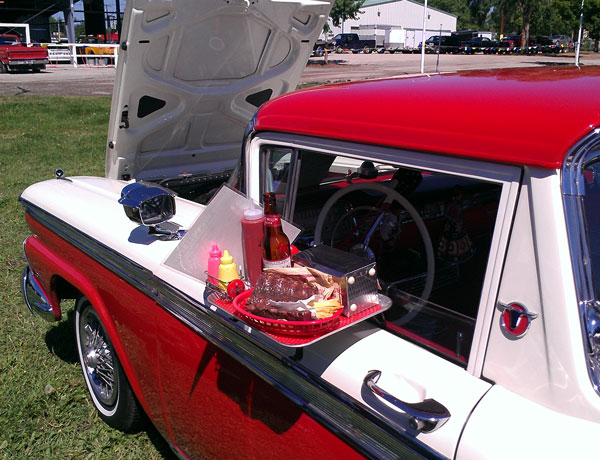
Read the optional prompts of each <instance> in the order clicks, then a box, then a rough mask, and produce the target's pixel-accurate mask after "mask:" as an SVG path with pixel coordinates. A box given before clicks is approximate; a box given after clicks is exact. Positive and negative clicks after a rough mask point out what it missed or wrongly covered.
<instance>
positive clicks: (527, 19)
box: [517, 0, 542, 46]
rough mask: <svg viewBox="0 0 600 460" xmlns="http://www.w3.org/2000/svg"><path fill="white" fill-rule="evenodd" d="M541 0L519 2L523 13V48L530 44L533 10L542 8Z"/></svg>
mask: <svg viewBox="0 0 600 460" xmlns="http://www.w3.org/2000/svg"><path fill="white" fill-rule="evenodd" d="M541 3H542V1H541V0H517V6H518V7H519V11H520V12H521V19H522V20H523V25H522V28H521V46H527V45H528V43H529V27H530V26H531V14H532V13H533V10H534V9H536V8H537V7H539V6H540V4H541Z"/></svg>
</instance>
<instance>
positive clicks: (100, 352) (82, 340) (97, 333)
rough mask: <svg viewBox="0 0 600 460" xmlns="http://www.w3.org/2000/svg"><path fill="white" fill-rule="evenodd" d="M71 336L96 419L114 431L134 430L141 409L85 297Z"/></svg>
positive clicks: (140, 422) (138, 424)
mask: <svg viewBox="0 0 600 460" xmlns="http://www.w3.org/2000/svg"><path fill="white" fill-rule="evenodd" d="M75 336H76V339H77V351H78V352H79V362H80V364H81V370H82V371H83V378H84V380H85V384H86V386H87V388H88V392H89V394H90V397H91V399H92V403H93V404H94V407H95V408H96V410H97V411H98V414H99V415H100V418H101V419H103V420H104V421H105V422H106V423H107V424H108V425H110V426H112V427H113V428H116V429H118V430H121V431H126V432H135V431H137V430H138V429H139V428H141V427H142V426H143V424H144V420H145V419H144V417H143V411H142V409H141V407H140V405H139V403H138V401H137V399H136V397H135V395H134V394H133V391H132V389H131V386H130V385H129V382H128V381H127V377H126V376H125V372H124V371H123V367H122V366H121V363H120V361H119V358H118V357H117V354H116V353H115V350H114V347H113V344H112V342H111V339H110V337H109V335H108V333H107V332H106V328H105V327H104V324H103V323H102V320H101V319H100V316H98V313H97V311H96V309H95V308H94V307H93V306H92V304H91V303H90V302H89V301H88V300H87V298H85V297H82V298H81V299H79V300H78V302H77V306H76V310H75Z"/></svg>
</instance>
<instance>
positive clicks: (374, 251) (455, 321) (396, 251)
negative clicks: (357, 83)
mask: <svg viewBox="0 0 600 460" xmlns="http://www.w3.org/2000/svg"><path fill="white" fill-rule="evenodd" d="M261 155H262V160H263V161H262V164H263V165H264V167H263V168H262V171H261V189H262V191H263V192H265V191H273V192H275V193H276V196H277V201H278V210H279V212H280V213H281V215H282V217H283V218H284V219H287V220H288V221H290V222H291V223H293V224H294V225H296V226H297V227H299V228H300V229H301V230H302V232H301V234H300V235H299V237H298V238H297V239H296V240H295V242H294V244H295V246H296V247H297V248H298V249H299V250H303V249H306V248H309V247H311V246H314V245H317V244H326V245H329V246H333V247H335V248H338V249H341V250H343V251H348V252H351V253H353V254H355V255H358V256H360V257H364V258H365V260H369V261H375V262H376V267H377V275H378V281H379V285H380V287H381V292H382V293H383V294H385V295H387V296H388V297H390V298H391V299H392V301H393V304H392V307H391V308H390V309H389V310H387V311H386V312H385V313H383V314H382V315H379V316H378V317H376V318H374V319H372V321H376V322H377V323H378V324H379V325H380V326H381V327H383V328H385V329H387V330H389V331H390V332H392V333H395V334H399V335H401V336H402V337H404V338H406V339H408V340H410V341H413V342H415V343H417V344H419V345H421V346H423V347H426V348H427V349H429V350H431V351H432V352H434V353H436V354H439V355H441V356H443V357H445V358H447V359H449V360H451V361H453V362H455V363H457V364H459V365H463V366H466V363H467V360H468V356H469V350H470V348H471V342H472V338H473V331H474V327H475V319H476V316H477V310H478V306H479V300H480V296H481V290H482V285H483V280H484V276H485V271H486V266H487V260H488V255H489V251H490V245H491V241H492V234H493V230H494V225H495V221H496V215H497V211H498V203H499V200H500V193H501V186H500V185H499V184H496V183H491V182H485V181H482V180H478V179H472V178H466V177H460V176H452V175H448V174H440V173H437V172H431V171H425V170H416V169H409V168H406V167H399V166H397V165H393V164H380V163H376V164H375V163H373V162H370V161H358V160H356V159H351V158H344V157H341V156H334V155H329V154H325V153H320V152H314V151H307V150H298V149H291V148H280V147H264V148H263V149H262V152H261Z"/></svg>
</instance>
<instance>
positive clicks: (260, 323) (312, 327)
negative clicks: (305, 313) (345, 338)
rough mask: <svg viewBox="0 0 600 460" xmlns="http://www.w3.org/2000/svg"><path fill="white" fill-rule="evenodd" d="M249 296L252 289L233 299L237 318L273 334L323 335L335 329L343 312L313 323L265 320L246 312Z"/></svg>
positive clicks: (340, 310)
mask: <svg viewBox="0 0 600 460" xmlns="http://www.w3.org/2000/svg"><path fill="white" fill-rule="evenodd" d="M250 294H252V289H249V290H248V291H244V292H242V293H241V294H239V295H238V296H237V297H236V298H235V299H233V307H234V308H235V310H236V312H237V314H238V316H240V317H241V318H242V319H243V320H244V321H246V323H248V324H250V325H251V326H254V327H256V329H260V330H262V331H265V332H271V333H273V334H280V335H292V336H302V337H307V336H308V337H310V336H317V335H321V334H324V333H325V332H328V331H330V330H331V329H334V328H335V327H337V325H338V324H339V321H340V315H341V314H342V310H343V309H342V308H340V309H339V310H338V311H336V312H335V313H334V314H333V316H330V317H329V318H323V319H317V320H314V321H287V320H284V319H273V318H265V317H263V316H257V315H254V314H252V313H250V312H249V311H247V310H246V300H248V297H250Z"/></svg>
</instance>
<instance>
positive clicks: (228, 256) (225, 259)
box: [221, 249, 233, 265]
mask: <svg viewBox="0 0 600 460" xmlns="http://www.w3.org/2000/svg"><path fill="white" fill-rule="evenodd" d="M221 263H222V264H223V265H229V264H232V263H233V257H231V254H229V251H228V250H227V249H225V251H224V252H223V257H221Z"/></svg>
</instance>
